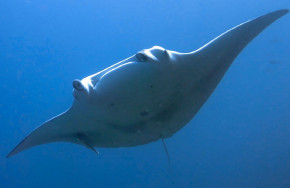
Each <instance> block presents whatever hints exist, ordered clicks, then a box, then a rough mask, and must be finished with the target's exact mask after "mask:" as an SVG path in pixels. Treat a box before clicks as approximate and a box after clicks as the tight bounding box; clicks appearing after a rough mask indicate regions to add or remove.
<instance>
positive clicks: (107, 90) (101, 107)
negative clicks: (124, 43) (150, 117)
mask: <svg viewBox="0 0 290 188" xmlns="http://www.w3.org/2000/svg"><path fill="white" fill-rule="evenodd" d="M173 56H174V52H172V51H168V50H165V49H164V48H162V47H159V46H154V47H152V48H149V49H144V50H141V51H139V52H137V53H136V54H135V55H133V56H131V57H129V58H127V59H125V60H123V61H121V62H119V63H116V64H114V65H112V66H111V67H109V68H107V69H104V70H102V71H100V72H97V73H95V74H93V75H90V76H88V77H86V78H84V79H82V80H81V81H80V80H75V81H74V82H73V87H74V91H73V95H74V98H75V101H76V104H78V105H79V106H81V108H82V109H89V110H88V111H86V112H85V113H86V114H89V115H91V116H93V117H100V116H102V117H106V116H108V118H109V117H110V119H114V120H116V121H117V123H125V122H126V123H128V118H126V117H128V116H130V117H133V118H131V123H134V122H137V121H140V118H139V117H140V115H139V114H144V112H146V114H147V113H148V114H149V112H150V114H154V112H156V110H158V108H159V107H158V106H162V101H164V102H165V101H168V99H167V96H171V95H172V92H173V90H174V89H172V84H174V82H175V81H174V80H175V79H174V76H173V75H174V72H176V71H177V69H176V65H175V64H174V63H173V62H174V61H172V60H173V58H172V57H173ZM157 101H158V103H157ZM84 106H85V107H84ZM124 109H126V110H125V111H124ZM92 113H93V114H92ZM112 117H114V118H112ZM134 117H136V118H134ZM142 117H143V116H142Z"/></svg>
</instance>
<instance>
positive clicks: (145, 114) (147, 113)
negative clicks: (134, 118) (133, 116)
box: [140, 111, 149, 116]
mask: <svg viewBox="0 0 290 188" xmlns="http://www.w3.org/2000/svg"><path fill="white" fill-rule="evenodd" d="M140 115H141V116H148V115H149V112H147V111H143V112H141V113H140Z"/></svg>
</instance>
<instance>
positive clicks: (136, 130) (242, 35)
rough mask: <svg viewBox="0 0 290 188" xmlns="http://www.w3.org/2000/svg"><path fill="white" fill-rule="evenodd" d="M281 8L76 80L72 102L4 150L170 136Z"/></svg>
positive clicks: (134, 142)
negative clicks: (184, 47) (189, 47)
mask: <svg viewBox="0 0 290 188" xmlns="http://www.w3.org/2000/svg"><path fill="white" fill-rule="evenodd" d="M287 12H288V10H286V9H283V10H278V11H275V12H271V13H268V14H266V15H263V16H261V17H258V18H256V19H253V20H250V21H247V22H244V23H242V24H240V25H238V26H236V27H234V28H232V29H230V30H228V31H226V32H225V33H223V34H221V35H219V36H218V37H216V38H215V39H213V40H211V41H210V42H208V43H207V44H206V45H204V46H202V47H201V48H199V49H197V50H195V51H193V52H189V53H179V52H176V51H171V50H166V49H164V48H162V47H159V46H154V47H152V48H150V49H144V50H141V51H139V52H138V53H136V54H135V55H133V56H131V57H129V58H127V59H125V60H123V61H121V62H118V63H116V64H114V65H112V66H110V67H108V68H106V69H104V70H102V71H100V72H97V73H95V74H93V75H90V76H88V77H85V78H84V79H82V80H74V81H73V84H72V85H73V96H74V100H73V104H72V105H71V107H70V108H69V109H68V110H66V111H65V112H64V113H62V114H60V115H57V116H56V117H54V118H52V119H50V120H48V121H46V122H44V123H43V124H42V125H40V126H39V127H38V128H36V129H35V130H34V131H32V132H31V133H30V134H29V135H28V136H27V137H26V138H25V139H24V140H22V141H21V142H20V143H19V144H18V145H17V146H16V147H15V148H14V149H13V150H12V151H11V152H10V153H9V154H8V155H7V157H10V156H12V155H15V154H17V153H19V152H21V151H23V150H26V149H28V148H31V147H33V146H37V145H41V144H46V143H51V142H71V143H75V144H79V145H83V146H85V147H87V148H89V149H91V150H93V151H95V152H97V151H96V150H95V147H105V148H117V147H130V146H138V145H143V144H147V143H150V142H153V141H157V140H159V139H162V141H163V139H165V138H168V137H171V136H172V135H173V134H174V133H176V132H177V131H179V130H180V129H181V128H182V127H184V126H185V125H186V124H187V123H188V122H189V121H190V120H191V119H192V118H193V117H194V116H195V115H196V113H197V112H198V111H199V109H200V108H201V107H202V105H203V104H204V103H205V102H206V100H207V99H208V98H209V96H210V95H211V94H212V92H213V91H214V89H215V88H216V86H217V85H218V83H219V82H220V80H221V79H222V77H223V76H224V74H225V73H226V71H227V70H228V68H229V66H230V65H231V64H232V62H233V61H234V59H235V58H236V57H237V55H238V54H239V53H240V52H241V51H242V50H243V49H244V48H245V46H246V45H247V44H248V43H249V42H250V41H251V40H253V39H254V38H255V37H256V36H257V35H258V34H259V33H260V32H261V31H263V30H264V29H265V28H266V27H268V26H269V25H270V24H271V23H273V22H274V21H276V20H277V19H278V18H280V17H281V16H283V15H285V14H286V13H287ZM163 143H164V142H163ZM165 149H166V147H165Z"/></svg>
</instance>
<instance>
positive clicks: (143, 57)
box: [136, 53, 148, 62]
mask: <svg viewBox="0 0 290 188" xmlns="http://www.w3.org/2000/svg"><path fill="white" fill-rule="evenodd" d="M136 58H137V59H138V61H140V62H145V61H147V60H148V57H147V56H146V55H145V54H143V53H137V54H136Z"/></svg>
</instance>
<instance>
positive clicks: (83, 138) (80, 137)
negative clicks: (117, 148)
mask: <svg viewBox="0 0 290 188" xmlns="http://www.w3.org/2000/svg"><path fill="white" fill-rule="evenodd" d="M77 139H78V140H79V141H80V142H81V143H82V144H83V145H84V146H86V147H87V148H89V149H90V150H92V151H94V152H95V153H96V154H97V155H99V154H100V152H98V151H97V150H96V149H95V148H94V147H93V146H92V145H91V144H90V142H89V140H88V138H87V136H86V135H85V134H83V133H77Z"/></svg>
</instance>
